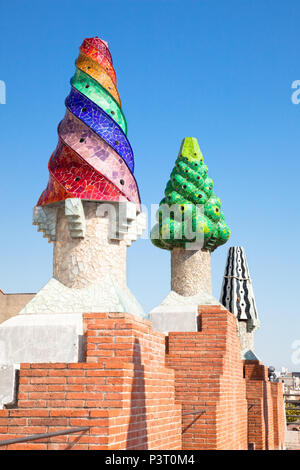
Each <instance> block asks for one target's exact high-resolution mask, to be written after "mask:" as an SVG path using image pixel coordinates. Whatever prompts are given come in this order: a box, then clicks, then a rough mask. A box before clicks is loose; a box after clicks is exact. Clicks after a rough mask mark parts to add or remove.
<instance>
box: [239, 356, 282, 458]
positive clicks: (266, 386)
mask: <svg viewBox="0 0 300 470" xmlns="http://www.w3.org/2000/svg"><path fill="white" fill-rule="evenodd" d="M244 371H245V379H246V388H247V402H248V441H249V442H250V443H252V444H253V445H254V448H255V450H273V449H281V448H282V447H283V445H284V429H285V417H284V408H283V407H284V402H283V389H282V384H281V383H272V382H269V380H268V368H267V367H266V366H264V365H262V364H261V362H259V361H245V366H244Z"/></svg>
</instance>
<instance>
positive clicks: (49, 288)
mask: <svg viewBox="0 0 300 470" xmlns="http://www.w3.org/2000/svg"><path fill="white" fill-rule="evenodd" d="M65 105H66V113H65V116H64V118H63V119H62V121H61V122H60V123H59V125H58V143H57V147H56V149H55V151H54V152H53V154H52V155H51V157H50V161H49V165H48V167H49V174H50V177H49V182H48V185H47V187H46V189H45V190H44V191H43V193H42V195H41V196H40V198H39V200H38V203H37V205H36V207H35V209H34V216H33V223H34V225H37V227H38V230H39V231H41V232H43V234H44V237H46V238H48V240H49V242H53V243H54V259H53V277H52V279H51V280H50V281H49V282H48V284H47V285H46V286H45V287H44V288H43V289H42V290H41V291H40V292H39V293H38V294H37V295H36V297H34V298H33V300H32V301H31V302H29V304H28V305H26V307H25V308H24V309H23V310H22V312H21V313H26V314H27V313H29V314H31V313H60V312H66V313H70V312H74V313H75V312H76V313H83V312H95V311H98V312H99V311H110V312H114V311H115V312H122V311H131V312H133V313H134V314H136V315H141V316H143V315H144V313H143V310H142V308H141V306H140V305H139V304H138V302H137V301H136V299H135V297H134V296H133V295H132V293H131V292H130V291H129V289H128V287H127V283H126V249H127V247H128V246H130V245H131V243H132V242H133V241H135V240H136V239H137V237H138V236H140V235H141V234H142V232H143V230H144V228H145V225H146V218H145V214H143V213H142V212H141V201H140V195H139V190H138V185H137V183H136V180H135V178H134V175H133V172H134V156H133V151H132V148H131V145H130V142H129V140H128V138H127V123H126V118H125V116H124V113H123V110H122V107H121V100H120V96H119V93H118V90H117V86H116V73H115V70H114V67H113V62H112V57H111V54H110V51H109V48H108V44H107V42H106V41H103V40H102V39H99V38H98V37H94V38H89V39H84V41H83V43H82V45H81V46H80V50H79V56H78V58H77V60H76V70H75V74H74V76H73V78H72V79H71V90H70V93H69V95H68V96H67V98H66V100H65Z"/></svg>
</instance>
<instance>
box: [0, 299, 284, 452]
mask: <svg viewBox="0 0 300 470" xmlns="http://www.w3.org/2000/svg"><path fill="white" fill-rule="evenodd" d="M84 325H85V336H86V361H85V362H82V363H78V364H64V363H59V364H22V365H21V369H20V377H19V388H18V402H17V406H16V408H14V409H5V410H0V440H5V439H13V438H15V437H21V436H28V435H32V434H40V433H47V432H55V431H59V430H65V429H67V428H72V427H77V426H89V430H87V431H84V432H80V433H77V434H68V435H62V436H56V437H52V438H46V439H45V438H44V439H40V440H37V441H32V442H27V443H19V444H15V445H9V446H8V448H9V449H26V450H30V449H39V450H46V449H63V450H67V449H98V450H105V449H152V450H155V449H168V450H173V449H181V448H183V449H191V450H196V449H216V450H220V449H247V448H248V442H247V428H248V440H249V442H250V443H253V444H255V448H256V449H273V448H281V447H282V446H283V442H284V411H283V395H282V384H273V383H270V382H269V381H268V377H267V368H266V367H264V366H263V365H262V364H260V363H259V362H258V361H246V362H245V363H243V361H242V360H241V359H240V343H239V338H238V336H237V329H236V319H235V317H234V316H233V315H232V314H231V313H230V312H228V311H227V310H225V309H224V308H222V307H220V306H219V307H217V306H205V307H204V306H203V307H199V325H200V330H199V332H185V333H170V334H169V336H168V337H165V335H164V334H162V333H158V332H154V331H153V330H152V328H151V324H150V322H148V321H145V320H142V319H137V318H134V317H133V316H132V315H129V314H123V313H110V314H108V313H95V314H94V313H93V314H86V315H84ZM243 369H244V370H243ZM243 374H244V375H243ZM181 409H182V410H181ZM247 410H248V426H247ZM182 413H183V414H182ZM186 413H193V414H186ZM1 449H5V447H1Z"/></svg>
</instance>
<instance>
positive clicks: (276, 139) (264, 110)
mask: <svg viewBox="0 0 300 470" xmlns="http://www.w3.org/2000/svg"><path fill="white" fill-rule="evenodd" d="M299 13H300V8H299V0H287V1H281V0H243V1H242V0H226V1H224V0H195V1H193V0H185V1H183V0H142V1H141V0H102V1H99V0H85V1H82V0H81V1H78V0H59V1H58V0H52V1H51V2H45V1H41V0H35V1H33V0H27V1H24V0H22V1H16V0H10V1H9V2H7V1H5V2H4V1H3V0H1V2H0V54H1V62H0V63H1V69H0V80H4V81H5V82H6V86H7V104H6V105H0V128H1V139H0V153H1V185H0V200H1V203H2V204H1V231H0V260H1V262H0V288H1V289H2V290H4V291H6V292H26V291H27V292H35V291H37V290H38V289H40V288H41V287H42V286H43V285H44V284H45V283H46V282H47V281H48V279H49V278H50V277H51V268H52V261H51V257H52V247H51V245H47V242H46V240H45V239H43V238H42V236H41V234H39V233H37V231H36V228H35V227H33V226H32V225H31V219H32V208H33V206H34V205H35V203H36V201H37V199H38V197H39V195H40V193H41V192H42V190H43V189H44V188H45V185H46V183H47V180H48V171H47V163H48V159H49V156H50V154H51V153H52V151H53V149H54V148H55V146H56V143H57V133H56V128H57V124H58V122H59V121H60V119H61V118H62V116H63V114H64V99H65V97H66V96H67V94H68V91H69V86H70V85H69V80H70V78H71V76H72V75H73V72H74V61H75V59H76V57H77V54H78V47H79V45H80V44H81V42H82V39H83V38H84V37H90V36H93V35H98V36H99V37H102V38H104V39H106V40H107V41H109V44H110V50H111V53H112V56H113V60H114V65H115V69H116V72H117V78H118V89H119V92H120V95H121V99H122V104H123V109H124V112H125V115H126V117H127V121H128V129H129V139H130V141H131V144H132V147H133V149H134V153H135V162H136V171H135V174H136V178H137V181H138V183H139V186H140V191H141V196H142V199H143V202H144V203H145V204H146V205H148V206H149V205H150V204H151V203H158V202H159V201H160V199H161V197H162V194H163V190H164V187H165V184H166V182H167V180H168V177H169V174H170V172H171V170H172V167H173V164H174V161H175V158H176V156H177V152H178V149H179V146H180V142H181V139H182V138H183V137H185V136H194V137H197V138H198V141H199V143H200V146H201V149H202V152H203V154H204V159H205V161H206V163H207V165H208V167H209V175H210V176H211V177H212V178H213V179H214V182H215V191H216V194H217V195H218V196H220V197H221V200H222V202H223V209H224V212H225V215H226V219H227V221H228V223H229V225H230V227H231V229H232V236H231V239H230V242H229V243H228V244H227V245H226V246H224V247H221V248H219V249H218V250H217V251H216V252H215V253H214V254H213V285H214V295H215V296H216V297H217V298H218V297H219V293H220V288H221V283H222V276H223V271H224V264H225V260H226V255H227V249H228V247H229V246H232V245H242V246H244V247H245V249H246V253H247V257H248V263H249V266H250V271H251V274H252V278H253V284H254V290H255V294H256V301H257V305H258V309H259V313H260V319H261V324H262V326H261V329H260V331H259V332H258V333H257V334H256V350H257V353H258V354H259V356H260V357H261V359H262V360H263V361H264V362H265V363H266V364H268V365H269V364H273V365H275V366H276V367H280V366H281V365H285V366H287V367H289V368H290V369H293V370H300V364H298V365H295V364H291V353H292V349H291V346H292V343H293V341H295V340H297V339H300V309H299V301H298V295H299V288H300V285H299V265H300V263H299V262H300V254H299V239H300V223H299V205H298V203H299V202H298V201H299V170H300V160H299V143H300V142H299V136H300V133H299V130H300V105H298V106H297V105H293V104H292V102H291V94H292V90H291V84H292V82H293V81H294V80H297V79H300V67H299ZM169 256H170V255H169V253H168V252H165V251H163V250H159V249H157V248H155V247H153V246H152V244H151V242H150V241H149V240H139V241H138V242H136V243H135V244H134V245H133V246H132V247H131V248H130V249H129V250H128V284H129V286H130V288H131V289H132V291H133V292H134V293H135V295H136V297H137V298H138V299H139V301H140V302H141V303H142V305H143V306H144V308H145V310H147V311H149V310H150V309H151V308H153V307H154V306H156V305H157V304H158V303H160V301H161V300H162V299H163V298H164V296H165V295H166V294H167V293H168V291H169V283H170V268H169V264H170V260H169Z"/></svg>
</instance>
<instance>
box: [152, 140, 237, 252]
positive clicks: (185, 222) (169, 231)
mask: <svg viewBox="0 0 300 470" xmlns="http://www.w3.org/2000/svg"><path fill="white" fill-rule="evenodd" d="M207 172H208V168H207V166H206V165H205V163H204V161H203V155H202V153H201V150H200V147H199V144H198V141H197V139H195V138H194V137H186V138H185V139H183V142H182V144H181V148H180V151H179V155H178V157H177V160H176V162H175V166H174V168H173V171H172V173H171V177H170V180H169V181H168V183H167V186H166V189H165V197H164V198H163V199H162V201H161V202H160V207H159V210H158V212H157V221H158V223H157V224H156V225H155V226H154V227H153V229H152V231H151V240H152V243H153V244H154V245H155V246H157V247H159V248H163V249H166V250H173V248H175V247H176V248H183V249H186V248H187V247H190V249H192V248H191V245H190V244H191V243H194V242H197V243H198V246H199V247H200V249H201V250H203V251H210V252H211V251H213V250H215V249H216V248H217V247H218V246H220V245H223V244H224V243H226V242H227V240H228V239H229V237H230V230H229V227H228V225H227V224H226V222H225V217H224V214H223V212H222V210H221V201H220V199H219V198H218V197H217V196H216V195H215V193H214V191H213V180H212V179H211V178H210V177H209V176H208V174H207ZM199 242H200V243H199ZM188 244H189V245H188ZM198 249H199V248H198Z"/></svg>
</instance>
